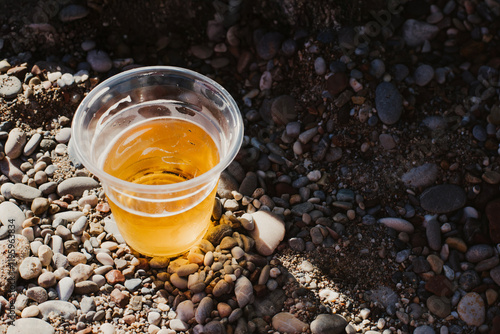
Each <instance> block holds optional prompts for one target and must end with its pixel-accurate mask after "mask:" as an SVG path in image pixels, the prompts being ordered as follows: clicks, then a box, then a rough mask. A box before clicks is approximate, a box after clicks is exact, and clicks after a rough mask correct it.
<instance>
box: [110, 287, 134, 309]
mask: <svg viewBox="0 0 500 334" xmlns="http://www.w3.org/2000/svg"><path fill="white" fill-rule="evenodd" d="M110 297H111V301H113V302H114V303H115V304H116V305H117V306H119V307H121V308H124V307H125V306H127V304H128V301H129V300H130V297H129V296H127V295H126V294H124V293H123V292H121V291H120V290H118V289H114V290H113V291H112V292H111V294H110Z"/></svg>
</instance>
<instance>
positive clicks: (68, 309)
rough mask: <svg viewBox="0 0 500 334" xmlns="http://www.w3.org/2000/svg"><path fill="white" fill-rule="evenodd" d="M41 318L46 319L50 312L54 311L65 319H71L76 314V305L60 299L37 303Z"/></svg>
mask: <svg viewBox="0 0 500 334" xmlns="http://www.w3.org/2000/svg"><path fill="white" fill-rule="evenodd" d="M38 308H39V309H40V313H41V314H42V316H43V319H47V318H48V316H49V314H50V313H54V314H56V315H57V316H60V317H61V318H64V319H66V320H72V319H74V318H75V316H76V307H75V305H73V304H72V303H70V302H67V301H62V300H48V301H46V302H44V303H41V304H39V305H38Z"/></svg>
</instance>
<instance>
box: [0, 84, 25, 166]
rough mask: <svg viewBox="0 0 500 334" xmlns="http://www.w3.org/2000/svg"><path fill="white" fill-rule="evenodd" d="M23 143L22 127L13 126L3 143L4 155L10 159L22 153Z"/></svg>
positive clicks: (23, 133)
mask: <svg viewBox="0 0 500 334" xmlns="http://www.w3.org/2000/svg"><path fill="white" fill-rule="evenodd" d="M0 89H1V87H0ZM25 144H26V133H25V132H24V131H23V130H22V129H19V128H14V129H12V130H10V132H9V137H8V138H7V141H6V142H5V145H4V151H5V155H7V156H8V157H9V158H11V159H16V158H18V157H19V156H21V154H22V153H23V149H24V145H25Z"/></svg>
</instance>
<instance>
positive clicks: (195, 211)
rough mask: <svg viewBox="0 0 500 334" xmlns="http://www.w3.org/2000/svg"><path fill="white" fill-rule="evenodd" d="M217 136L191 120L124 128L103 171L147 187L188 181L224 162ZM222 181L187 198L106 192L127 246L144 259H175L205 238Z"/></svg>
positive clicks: (154, 121)
mask: <svg viewBox="0 0 500 334" xmlns="http://www.w3.org/2000/svg"><path fill="white" fill-rule="evenodd" d="M219 159H220V158H219V150H218V148H217V145H216V144H215V142H214V140H213V139H212V137H211V136H210V135H209V134H208V133H207V132H206V131H205V130H204V129H203V128H202V127H200V126H199V125H197V124H195V123H193V122H190V121H188V120H186V119H181V118H172V117H157V118H151V119H146V120H145V121H143V122H139V123H136V124H133V125H132V126H130V127H129V128H127V129H125V130H124V131H123V132H122V133H121V134H120V135H119V136H118V138H116V139H115V141H114V142H113V143H112V145H110V148H109V150H107V153H106V156H105V159H104V162H103V166H102V168H103V170H104V171H105V172H106V173H108V174H110V175H112V176H114V177H117V178H119V179H121V180H124V181H128V182H131V183H136V184H142V185H166V184H173V183H179V182H184V181H187V180H190V179H193V178H195V177H197V176H200V175H201V174H203V173H205V172H208V171H209V170H210V169H212V168H213V167H214V166H216V165H217V164H218V163H219ZM216 184H217V180H214V182H212V183H210V184H209V185H208V186H207V185H200V186H199V187H198V188H197V189H195V191H194V192H193V189H190V190H186V191H185V194H181V196H179V193H176V195H175V197H174V196H173V197H172V199H171V200H170V199H169V194H168V193H167V194H165V193H162V192H158V193H153V194H152V195H149V197H148V198H146V199H144V198H143V196H142V195H140V194H135V193H134V191H133V190H127V191H113V190H106V195H107V197H108V201H109V204H110V207H111V211H112V213H113V215H114V217H115V220H116V222H117V224H118V228H119V230H120V233H121V234H122V236H123V237H124V238H125V240H127V243H128V244H129V245H130V246H131V247H132V248H133V249H135V250H136V251H138V252H140V253H142V254H144V255H155V256H159V255H162V256H174V255H178V254H181V253H183V252H185V251H187V250H189V248H191V247H192V246H193V245H195V244H196V243H197V242H199V241H200V240H201V238H202V237H203V235H204V234H205V232H206V230H207V228H208V226H209V223H210V216H211V214H212V208H213V202H214V198H215V191H216Z"/></svg>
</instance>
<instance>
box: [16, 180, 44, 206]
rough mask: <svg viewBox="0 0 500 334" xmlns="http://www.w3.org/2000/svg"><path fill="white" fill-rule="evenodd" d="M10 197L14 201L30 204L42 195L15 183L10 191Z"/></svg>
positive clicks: (28, 187)
mask: <svg viewBox="0 0 500 334" xmlns="http://www.w3.org/2000/svg"><path fill="white" fill-rule="evenodd" d="M11 194H12V197H14V198H15V199H18V200H21V201H25V202H31V201H33V200H34V199H35V198H37V197H42V196H43V193H42V191H41V190H39V189H37V188H34V187H30V186H28V185H26V184H22V183H16V184H14V186H13V187H12V189H11Z"/></svg>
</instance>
